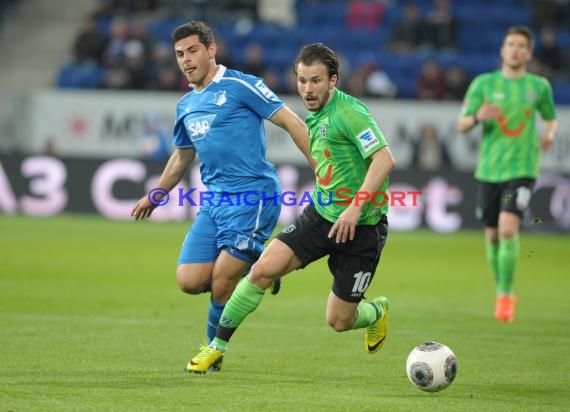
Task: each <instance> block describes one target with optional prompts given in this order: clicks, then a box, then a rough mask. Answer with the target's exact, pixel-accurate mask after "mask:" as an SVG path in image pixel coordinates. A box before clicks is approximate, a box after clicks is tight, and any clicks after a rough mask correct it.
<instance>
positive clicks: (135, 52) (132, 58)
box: [122, 39, 150, 90]
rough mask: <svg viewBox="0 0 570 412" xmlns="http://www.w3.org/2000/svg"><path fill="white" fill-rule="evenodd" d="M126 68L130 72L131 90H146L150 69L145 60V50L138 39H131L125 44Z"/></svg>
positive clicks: (124, 57)
mask: <svg viewBox="0 0 570 412" xmlns="http://www.w3.org/2000/svg"><path fill="white" fill-rule="evenodd" d="M122 61H123V64H124V67H125V68H126V69H127V70H128V71H129V76H130V79H131V81H130V85H129V88H130V89H137V90H140V89H144V88H145V85H146V83H147V78H148V71H149V69H150V67H149V65H148V64H147V60H146V58H145V48H144V46H143V43H142V42H141V41H140V40H138V39H131V40H129V41H128V42H127V43H126V44H125V49H124V56H123V60H122Z"/></svg>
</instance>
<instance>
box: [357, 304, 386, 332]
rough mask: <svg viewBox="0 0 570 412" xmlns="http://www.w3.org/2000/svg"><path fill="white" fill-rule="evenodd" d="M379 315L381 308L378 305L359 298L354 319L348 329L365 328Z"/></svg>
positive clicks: (380, 314)
mask: <svg viewBox="0 0 570 412" xmlns="http://www.w3.org/2000/svg"><path fill="white" fill-rule="evenodd" d="M380 316H382V308H381V307H379V305H377V304H376V303H372V302H368V301H364V300H361V301H360V303H359V304H358V307H357V308H356V321H355V322H354V325H352V327H351V328H350V329H351V330H354V329H362V328H365V327H367V326H369V325H371V324H372V323H374V322H375V321H376V320H378V319H379V318H380Z"/></svg>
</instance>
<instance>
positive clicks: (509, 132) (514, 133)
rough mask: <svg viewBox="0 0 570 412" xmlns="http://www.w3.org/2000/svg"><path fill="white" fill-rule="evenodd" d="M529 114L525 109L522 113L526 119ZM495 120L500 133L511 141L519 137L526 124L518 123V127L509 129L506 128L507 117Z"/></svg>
mask: <svg viewBox="0 0 570 412" xmlns="http://www.w3.org/2000/svg"><path fill="white" fill-rule="evenodd" d="M531 114H532V112H531V111H530V110H529V109H526V110H525V111H524V115H525V116H526V117H530V116H531ZM497 120H498V122H499V127H500V128H501V131H502V132H503V133H504V134H505V136H507V137H509V138H513V139H514V138H517V137H519V136H520V134H521V133H522V132H523V131H524V129H525V127H526V122H520V123H519V125H518V126H517V127H515V128H514V129H511V128H509V127H508V126H507V120H508V119H507V116H499V117H498V118H497Z"/></svg>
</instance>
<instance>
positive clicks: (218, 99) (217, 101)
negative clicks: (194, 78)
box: [214, 90, 228, 106]
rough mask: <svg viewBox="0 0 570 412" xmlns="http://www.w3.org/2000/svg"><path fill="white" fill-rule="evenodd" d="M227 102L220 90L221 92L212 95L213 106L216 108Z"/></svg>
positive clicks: (224, 92) (223, 92)
mask: <svg viewBox="0 0 570 412" xmlns="http://www.w3.org/2000/svg"><path fill="white" fill-rule="evenodd" d="M227 101H228V98H227V97H226V91H225V90H222V91H221V92H216V94H215V95H214V104H215V105H217V106H223V105H224V103H225V102H227Z"/></svg>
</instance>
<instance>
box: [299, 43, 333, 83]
mask: <svg viewBox="0 0 570 412" xmlns="http://www.w3.org/2000/svg"><path fill="white" fill-rule="evenodd" d="M299 63H303V64H304V65H306V66H310V65H312V64H315V63H322V64H324V65H325V66H326V68H327V72H328V75H329V78H330V77H332V76H333V75H337V76H338V58H337V56H336V54H335V53H334V52H333V51H332V50H331V49H330V48H328V47H327V46H325V45H324V44H323V43H313V44H309V45H307V46H305V47H303V48H302V49H301V51H300V52H299V56H297V59H296V60H295V63H294V66H293V70H294V72H295V74H297V66H298V65H299Z"/></svg>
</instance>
